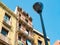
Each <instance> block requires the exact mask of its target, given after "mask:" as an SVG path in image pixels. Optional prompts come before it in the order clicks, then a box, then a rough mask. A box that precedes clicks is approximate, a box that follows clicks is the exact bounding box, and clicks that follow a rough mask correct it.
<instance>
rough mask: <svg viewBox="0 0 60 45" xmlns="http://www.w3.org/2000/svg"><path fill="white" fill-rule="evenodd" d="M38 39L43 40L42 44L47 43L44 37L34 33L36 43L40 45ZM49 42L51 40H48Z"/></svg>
mask: <svg viewBox="0 0 60 45" xmlns="http://www.w3.org/2000/svg"><path fill="white" fill-rule="evenodd" d="M38 40H40V41H42V45H45V43H44V38H43V37H42V36H40V35H38V34H36V33H34V44H35V45H38ZM48 44H49V45H50V41H49V42H48Z"/></svg>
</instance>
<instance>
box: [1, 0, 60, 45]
mask: <svg viewBox="0 0 60 45" xmlns="http://www.w3.org/2000/svg"><path fill="white" fill-rule="evenodd" d="M0 1H1V2H3V3H4V4H5V5H6V6H7V7H9V8H10V9H11V10H13V11H14V10H15V8H16V6H20V7H21V8H22V9H23V10H24V11H26V12H27V13H28V14H29V15H30V16H31V17H32V19H33V28H35V29H37V30H38V31H40V32H42V28H41V21H40V17H39V14H38V13H36V12H35V11H34V9H33V4H34V3H36V2H42V3H43V5H44V6H43V12H42V16H43V20H44V25H45V30H46V34H47V36H48V37H49V38H50V45H53V44H54V42H55V41H56V40H60V21H59V19H60V0H0Z"/></svg>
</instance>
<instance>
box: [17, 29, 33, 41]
mask: <svg viewBox="0 0 60 45" xmlns="http://www.w3.org/2000/svg"><path fill="white" fill-rule="evenodd" d="M18 32H19V34H21V35H23V36H25V37H26V38H27V39H30V40H32V41H33V40H34V39H33V36H32V35H30V34H28V32H27V31H24V29H22V28H20V29H19V30H18Z"/></svg>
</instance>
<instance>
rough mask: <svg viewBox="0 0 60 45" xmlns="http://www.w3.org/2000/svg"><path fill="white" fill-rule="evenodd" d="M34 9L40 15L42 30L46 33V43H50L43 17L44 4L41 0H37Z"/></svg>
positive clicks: (46, 44)
mask: <svg viewBox="0 0 60 45" xmlns="http://www.w3.org/2000/svg"><path fill="white" fill-rule="evenodd" d="M33 9H34V10H35V11H36V12H37V13H38V14H39V16H40V20H41V26H42V31H43V35H44V41H45V45H48V41H47V36H46V31H45V27H44V22H43V18H42V9H43V4H42V3H41V2H36V3H35V4H34V5H33Z"/></svg>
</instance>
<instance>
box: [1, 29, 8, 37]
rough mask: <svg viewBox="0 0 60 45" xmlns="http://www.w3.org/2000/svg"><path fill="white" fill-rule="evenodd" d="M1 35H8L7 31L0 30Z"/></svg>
mask: <svg viewBox="0 0 60 45" xmlns="http://www.w3.org/2000/svg"><path fill="white" fill-rule="evenodd" d="M1 33H2V34H3V35H5V36H6V35H7V34H8V31H7V30H5V29H4V28H2V31H1Z"/></svg>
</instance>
